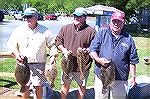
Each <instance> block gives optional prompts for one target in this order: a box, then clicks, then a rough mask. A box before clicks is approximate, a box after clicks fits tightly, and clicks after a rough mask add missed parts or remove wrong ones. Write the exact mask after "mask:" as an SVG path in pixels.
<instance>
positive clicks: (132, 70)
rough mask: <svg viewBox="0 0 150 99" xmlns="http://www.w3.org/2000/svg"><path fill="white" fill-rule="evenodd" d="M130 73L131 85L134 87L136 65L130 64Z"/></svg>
mask: <svg viewBox="0 0 150 99" xmlns="http://www.w3.org/2000/svg"><path fill="white" fill-rule="evenodd" d="M130 73H131V84H132V86H134V85H135V84H136V81H135V80H136V65H134V64H130Z"/></svg>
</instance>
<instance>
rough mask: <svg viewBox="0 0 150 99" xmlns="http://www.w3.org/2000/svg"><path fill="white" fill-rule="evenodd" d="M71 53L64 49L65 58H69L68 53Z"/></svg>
mask: <svg viewBox="0 0 150 99" xmlns="http://www.w3.org/2000/svg"><path fill="white" fill-rule="evenodd" d="M69 52H70V51H68V50H67V49H66V48H63V49H62V53H63V54H64V56H65V58H67V57H68V53H69Z"/></svg>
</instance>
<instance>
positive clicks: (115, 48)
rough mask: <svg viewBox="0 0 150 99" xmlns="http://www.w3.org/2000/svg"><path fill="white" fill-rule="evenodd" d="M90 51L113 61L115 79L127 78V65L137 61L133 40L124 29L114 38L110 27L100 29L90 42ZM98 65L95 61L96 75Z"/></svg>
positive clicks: (98, 69)
mask: <svg viewBox="0 0 150 99" xmlns="http://www.w3.org/2000/svg"><path fill="white" fill-rule="evenodd" d="M90 52H97V54H98V56H99V57H103V58H106V59H111V60H112V61H113V62H114V63H115V73H116V77H115V79H116V80H124V81H126V80H128V76H129V65H130V64H137V63H139V58H138V55H137V51H136V47H135V43H134V40H133V38H132V37H131V35H129V34H127V33H126V32H125V31H122V32H121V35H119V37H118V38H116V37H115V36H113V35H112V33H111V30H110V28H107V29H102V30H100V31H99V32H97V33H96V35H95V37H94V39H93V40H92V42H91V45H90ZM100 67H101V65H100V64H99V63H97V62H95V68H94V72H95V74H96V75H97V76H98V77H99V75H100V72H101V71H100Z"/></svg>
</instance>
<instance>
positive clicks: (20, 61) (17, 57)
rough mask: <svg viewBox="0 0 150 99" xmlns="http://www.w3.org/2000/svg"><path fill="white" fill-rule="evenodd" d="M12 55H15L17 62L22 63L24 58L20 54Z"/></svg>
mask: <svg viewBox="0 0 150 99" xmlns="http://www.w3.org/2000/svg"><path fill="white" fill-rule="evenodd" d="M14 55H15V58H16V60H17V62H19V63H23V59H24V56H23V55H22V54H21V53H15V54H14Z"/></svg>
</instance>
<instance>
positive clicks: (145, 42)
mask: <svg viewBox="0 0 150 99" xmlns="http://www.w3.org/2000/svg"><path fill="white" fill-rule="evenodd" d="M134 40H135V43H136V46H137V52H138V55H139V59H140V63H139V64H138V65H137V75H148V76H150V72H149V71H150V66H147V65H145V64H144V62H145V61H144V59H143V57H144V56H150V44H149V42H150V39H149V38H146V37H134ZM60 60H61V54H59V57H58V59H57V62H56V63H57V68H58V76H57V79H56V81H55V88H54V89H55V90H60V87H61V83H60V76H61V66H60ZM14 70H15V59H5V60H0V72H1V74H0V75H2V76H1V77H0V80H1V81H0V86H8V85H10V86H11V84H14V86H11V88H17V89H18V88H19V86H18V85H16V83H15V79H14V78H13V77H11V78H10V77H3V74H2V72H9V73H13V72H14ZM93 83H94V73H93V66H92V68H91V70H90V74H89V78H88V82H87V86H93ZM77 87H78V86H77V84H76V82H74V81H73V82H72V84H71V88H77Z"/></svg>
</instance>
